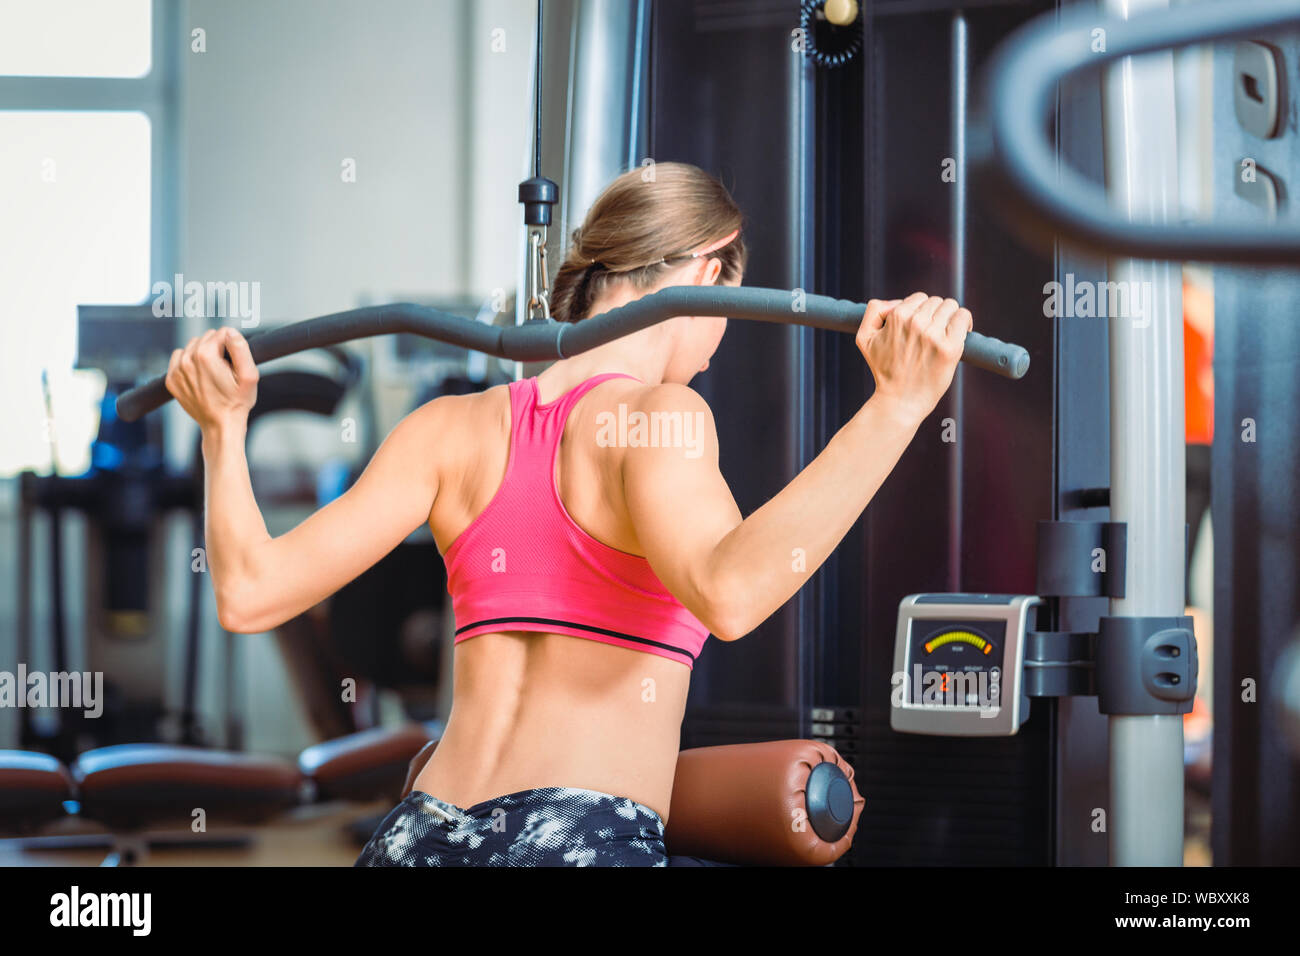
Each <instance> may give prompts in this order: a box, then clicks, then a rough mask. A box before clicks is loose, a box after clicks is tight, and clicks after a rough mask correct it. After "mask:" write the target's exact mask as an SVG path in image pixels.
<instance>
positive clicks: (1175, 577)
mask: <svg viewBox="0 0 1300 956" xmlns="http://www.w3.org/2000/svg"><path fill="white" fill-rule="evenodd" d="M1103 5H1104V8H1105V10H1106V11H1107V12H1109V13H1112V14H1129V13H1132V14H1133V15H1134V16H1140V15H1141V13H1139V12H1138V11H1146V10H1150V9H1159V8H1166V9H1167V8H1168V0H1103ZM1101 109H1102V145H1103V159H1104V167H1105V176H1106V186H1107V191H1108V192H1109V194H1110V198H1111V204H1112V208H1113V209H1115V210H1117V211H1118V212H1119V213H1120V214H1121V215H1123V216H1124V217H1125V218H1127V219H1132V220H1135V221H1143V222H1146V223H1152V224H1161V223H1168V222H1171V221H1174V220H1176V218H1177V215H1178V205H1177V202H1178V188H1177V183H1178V136H1177V128H1176V125H1175V110H1174V64H1173V54H1172V53H1171V52H1168V51H1166V52H1164V53H1162V54H1158V55H1155V56H1147V57H1143V58H1141V59H1128V60H1124V61H1122V62H1120V63H1118V64H1116V65H1114V66H1112V67H1109V68H1108V69H1107V70H1106V72H1105V74H1104V76H1103V82H1102V100H1101ZM1107 272H1108V275H1107V279H1108V280H1109V281H1110V282H1115V283H1119V284H1120V288H1126V289H1135V290H1141V294H1140V295H1138V297H1137V299H1136V300H1134V299H1133V298H1132V297H1130V302H1129V305H1130V309H1128V310H1124V309H1116V310H1114V311H1115V312H1116V313H1117V314H1115V315H1112V316H1110V319H1109V325H1110V328H1109V331H1110V520H1111V521H1121V522H1123V523H1124V525H1125V529H1126V534H1127V555H1126V557H1127V567H1126V569H1125V590H1124V596H1123V597H1115V598H1111V602H1110V615H1111V616H1112V617H1178V616H1180V615H1181V614H1182V613H1183V610H1184V606H1185V602H1184V597H1185V594H1184V582H1183V571H1184V567H1185V555H1184V553H1183V552H1184V534H1183V524H1184V522H1185V521H1186V507H1185V504H1184V483H1185V478H1184V476H1185V474H1186V470H1185V469H1186V466H1185V463H1184V444H1183V441H1184V431H1183V308H1182V305H1183V296H1182V269H1181V267H1180V266H1178V265H1177V264H1176V263H1170V262H1156V261H1151V260H1139V259H1111V260H1109V262H1108V265H1107ZM1103 639H1104V638H1103ZM1109 737H1110V813H1109V819H1108V820H1107V835H1108V839H1109V847H1110V863H1111V865H1112V866H1180V865H1182V862H1183V786H1184V781H1183V718H1182V716H1181V715H1179V714H1141V715H1135V714H1113V713H1112V714H1110V715H1109Z"/></svg>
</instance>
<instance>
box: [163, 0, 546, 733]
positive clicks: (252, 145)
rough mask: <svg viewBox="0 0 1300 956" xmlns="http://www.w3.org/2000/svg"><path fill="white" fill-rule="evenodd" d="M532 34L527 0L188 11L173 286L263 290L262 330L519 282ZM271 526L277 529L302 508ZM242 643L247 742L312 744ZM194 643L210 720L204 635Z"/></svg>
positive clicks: (315, 434)
mask: <svg viewBox="0 0 1300 956" xmlns="http://www.w3.org/2000/svg"><path fill="white" fill-rule="evenodd" d="M532 25H533V3H532V2H531V0H275V2H272V3H263V2H255V0H191V2H190V5H189V16H188V27H187V33H188V32H189V31H191V30H193V29H194V28H202V29H203V30H204V31H206V43H207V52H205V53H189V54H187V55H186V56H185V57H184V58H183V64H184V71H185V76H184V83H183V90H184V92H183V100H182V102H183V110H182V114H183V126H184V151H185V161H184V182H183V184H182V190H181V194H182V196H183V208H182V226H183V228H182V235H183V240H182V246H181V250H180V262H181V264H182V271H183V272H184V274H185V276H186V278H187V279H191V278H193V279H198V280H200V281H209V280H212V281H216V280H221V281H247V282H253V281H256V282H259V283H260V287H261V311H262V321H263V324H264V325H266V324H272V323H275V322H278V321H284V320H292V319H299V318H306V317H310V316H314V315H322V314H325V313H328V312H333V311H338V310H340V309H346V308H351V307H353V306H356V305H358V304H362V303H364V302H380V301H392V300H394V299H403V300H405V299H420V298H429V297H439V296H452V295H462V294H469V295H473V296H476V297H483V298H486V297H487V296H489V295H490V294H491V293H492V292H493V290H494V289H497V288H501V287H513V283H514V281H515V280H514V276H515V269H516V264H515V263H516V251H515V249H516V246H517V244H518V242H519V237H520V228H519V225H518V223H519V222H520V215H521V212H520V207H519V206H518V204H517V202H516V196H515V191H516V187H517V185H518V182H519V180H520V179H522V178H523V174H522V173H523V168H524V155H525V151H526V149H527V147H528V142H529V133H528V126H527V120H528V117H529V115H530V105H529V95H530V85H529V84H530V82H531V54H532V48H531V42H532ZM494 30H500V31H501V32H499V33H496V34H494V33H493V31H494ZM502 41H504V49H501V46H502ZM349 158H350V159H352V160H355V163H356V181H355V182H345V181H344V179H343V176H342V170H343V167H342V164H343V162H344V161H345V159H349ZM368 348H369V346H366V345H363V346H361V351H363V352H365V351H367V349H368ZM392 424H394V422H392V421H388V422H383V423H381V428H382V429H384V430H386V429H387V428H388V427H391V425H392ZM187 445H188V441H184V442H182V444H181V447H186V446H187ZM359 447H360V446H359V445H345V444H343V443H342V442H341V441H340V430H339V427H338V424H337V423H335V422H325V421H311V420H309V419H308V418H307V417H306V416H292V417H288V418H285V419H283V420H281V421H280V422H272V421H268V422H267V423H266V424H264V425H259V426H258V431H257V432H256V433H255V435H254V440H253V442H252V445H251V448H250V455H251V457H252V460H253V463H254V464H255V465H261V466H266V465H269V464H290V463H298V464H301V463H306V464H309V465H318V464H320V463H321V462H323V461H324V460H326V459H329V458H344V459H351V458H355V454H356V451H357V449H358V448H359ZM267 518H268V525H269V526H270V528H271V531H272V533H278V532H280V531H284V530H287V528H288V527H290V526H292V524H293V523H294V522H296V521H297V520H299V519H300V518H301V515H300V514H297V513H283V514H276V513H268V516H267ZM431 586H432V585H431ZM208 617H209V619H213V618H214V615H213V614H211V613H210V614H209V615H208ZM236 640H239V641H241V642H242V643H241V645H240V654H241V655H242V661H241V664H240V679H239V681H238V685H239V686H238V688H237V691H236V694H237V699H238V701H239V703H240V706H241V709H242V710H243V712H244V719H245V724H246V728H247V732H248V737H247V741H246V742H247V746H248V747H249V748H250V749H254V750H262V751H272V752H274V751H279V752H285V753H290V752H293V751H294V750H296V749H297V748H298V747H300V746H303V745H305V744H307V743H310V742H311V736H310V731H309V730H308V728H307V725H306V722H305V720H304V719H303V716H302V714H301V713H300V710H299V708H298V706H297V702H296V701H295V700H294V699H293V697H292V695H291V694H290V693H288V692H287V691H288V688H289V687H290V684H289V675H287V674H285V673H284V670H283V666H282V664H281V662H280V659H279V655H278V654H277V652H276V649H275V646H274V643H273V641H272V639H271V638H270V637H269V636H253V637H240V638H236ZM205 643H206V644H207V646H208V647H209V649H210V650H212V651H214V653H210V654H209V656H208V658H207V660H206V661H205V665H208V666H205V671H204V673H205V675H206V680H205V688H204V691H205V693H204V700H205V708H204V709H205V717H206V718H207V719H208V720H210V721H216V720H218V719H219V718H220V716H221V714H220V709H219V707H218V706H217V703H216V702H217V701H218V700H219V694H218V693H217V688H218V682H219V678H220V676H221V675H220V667H219V658H218V656H217V655H216V654H215V647H214V645H219V639H218V636H217V633H216V631H215V629H213V631H212V632H211V633H210V634H209V635H208V636H207V640H206V642H205ZM178 666H179V665H178ZM175 673H176V674H177V675H179V670H175Z"/></svg>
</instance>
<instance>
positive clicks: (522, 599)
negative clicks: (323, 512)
mask: <svg viewBox="0 0 1300 956" xmlns="http://www.w3.org/2000/svg"><path fill="white" fill-rule="evenodd" d="M611 378H632V376H630V375H622V374H618V373H610V374H606V375H597V376H596V377H595V378H589V379H587V381H585V382H583V383H582V384H581V385H578V386H577V387H576V388H573V389H571V390H570V391H568V392H566V393H565V394H563V395H561V396H560V397H559V398H557V399H555V400H554V401H551V402H547V403H546V404H541V403H539V402H538V401H537V397H538V390H537V379H536V378H528V379H524V380H522V381H518V382H512V383H511V384H510V453H509V457H508V459H507V462H506V474H505V478H504V479H503V480H502V482H501V487H500V488H498V489H497V492H496V494H495V495H494V496H493V498H492V500H491V501H490V502H488V506H487V507H486V508H484V509H483V512H482V513H481V514H480V515H479V516H478V517H477V518H475V519H474V520H473V521H472V522H470V524H469V527H468V528H466V529H465V530H464V531H463V532H461V534H460V536H459V537H458V538H457V539H456V540H455V541H454V542H452V544H451V547H449V548H448V549H447V553H446V555H444V559H445V560H446V563H447V590H448V591H449V592H450V594H451V599H452V609H453V610H454V612H455V615H456V625H457V626H456V643H457V644H459V643H460V642H461V641H463V640H466V639H468V638H471V637H474V636H476V635H478V634H487V633H491V632H494V631H545V632H549V633H552V634H568V635H571V636H573V637H585V638H587V639H588V640H592V641H600V642H601V643H603V644H614V645H617V646H619V647H627V648H631V649H632V650H636V651H645V652H646V653H648V654H658V655H659V656H660V657H667V658H669V659H671V660H675V661H680V662H681V663H683V664H685V665H686V666H687V667H694V664H695V658H696V657H697V656H698V655H699V653H700V648H701V647H703V646H704V642H705V640H706V639H707V638H708V636H709V631H708V628H706V627H705V626H704V625H703V624H701V623H700V622H699V620H697V619H696V617H695V616H694V615H693V614H691V612H690V611H688V610H687V609H686V608H685V607H683V606H682V605H681V603H680V602H679V601H678V600H677V599H676V598H674V597H673V596H672V595H671V594H670V593H669V592H668V589H667V588H665V587H664V585H663V582H661V581H660V580H659V578H658V576H657V575H656V574H655V573H654V571H652V570H651V569H650V563H649V562H648V561H646V559H645V558H642V557H639V556H637V555H634V554H628V553H627V552H625V551H619V550H618V549H617V548H612V547H610V546H609V545H606V544H602V543H601V542H599V541H597V540H596V539H595V538H593V537H592V536H591V535H589V534H587V532H585V531H583V530H582V529H581V528H579V527H578V525H577V524H576V523H575V522H574V520H573V519H572V518H571V517H569V513H568V511H566V510H565V508H564V504H563V502H561V501H560V494H559V491H558V489H557V488H556V486H555V456H556V454H557V452H558V450H559V447H560V438H561V436H562V435H563V434H564V423H565V421H567V420H568V417H569V412H570V411H572V410H573V407H574V405H576V404H577V403H578V400H579V399H581V398H582V396H584V395H586V394H587V392H589V391H590V390H591V389H592V388H594V387H596V386H597V385H599V384H600V383H601V382H605V381H608V380H609V379H611ZM633 381H635V379H633Z"/></svg>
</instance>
